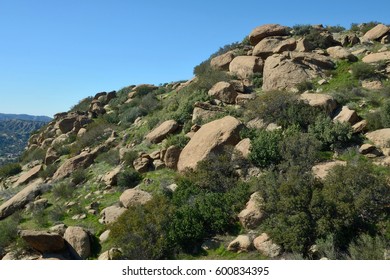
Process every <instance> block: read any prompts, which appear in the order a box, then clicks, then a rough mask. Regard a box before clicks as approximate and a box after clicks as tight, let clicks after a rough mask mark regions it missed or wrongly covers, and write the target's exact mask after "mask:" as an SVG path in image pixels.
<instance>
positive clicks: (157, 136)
mask: <svg viewBox="0 0 390 280" xmlns="http://www.w3.org/2000/svg"><path fill="white" fill-rule="evenodd" d="M178 127H179V124H178V123H177V122H176V121H174V120H168V121H165V122H163V123H162V124H160V125H159V126H158V127H156V128H154V129H153V130H152V131H151V132H150V133H148V135H146V136H145V139H146V140H148V141H150V142H151V143H160V142H161V141H162V140H164V139H165V138H166V137H167V136H168V135H169V134H171V133H173V132H175V131H176V130H177V128H178Z"/></svg>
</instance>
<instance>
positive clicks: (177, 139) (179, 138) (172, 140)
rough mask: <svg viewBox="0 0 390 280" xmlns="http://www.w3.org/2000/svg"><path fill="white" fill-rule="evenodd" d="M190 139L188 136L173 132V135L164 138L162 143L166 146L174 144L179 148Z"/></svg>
mask: <svg viewBox="0 0 390 280" xmlns="http://www.w3.org/2000/svg"><path fill="white" fill-rule="evenodd" d="M189 141H190V138H188V137H187V136H185V135H183V134H175V135H170V136H168V138H167V139H166V141H165V143H164V147H165V148H168V147H170V146H176V147H178V148H180V149H183V148H184V147H185V146H186V145H187V143H188V142H189Z"/></svg>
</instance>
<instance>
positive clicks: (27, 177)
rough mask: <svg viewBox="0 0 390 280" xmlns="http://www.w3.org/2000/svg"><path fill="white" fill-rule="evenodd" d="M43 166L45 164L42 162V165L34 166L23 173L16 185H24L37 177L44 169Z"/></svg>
mask: <svg viewBox="0 0 390 280" xmlns="http://www.w3.org/2000/svg"><path fill="white" fill-rule="evenodd" d="M42 168H43V166H42V165H41V164H40V165H37V166H35V167H33V168H32V169H30V170H29V171H27V172H25V173H23V174H22V175H21V176H20V177H19V179H18V180H17V181H16V183H15V185H17V186H19V185H23V184H26V183H28V182H30V181H31V180H33V179H35V178H36V177H37V176H38V173H39V172H40V171H41V170H42Z"/></svg>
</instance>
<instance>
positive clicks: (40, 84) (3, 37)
mask: <svg viewBox="0 0 390 280" xmlns="http://www.w3.org/2000/svg"><path fill="white" fill-rule="evenodd" d="M388 3H389V1H388V0H377V1H359V0H357V1H340V0H338V1H333V0H328V1H321V2H316V1H292V0H289V1H283V0H279V1H258V0H250V1H246V0H241V1H237V0H235V1H230V0H224V1H222V0H216V1H213V0H208V1H203V0H197V1H185V0H182V1H179V0H160V1H157V0H155V1H151V0H142V1H136V0H134V1H132V0H0V112H2V113H27V114H35V115H49V116H52V115H53V114H54V113H56V112H61V111H66V110H68V109H69V108H70V107H71V106H72V105H74V104H75V103H77V102H78V101H79V100H81V99H82V98H84V97H87V96H90V95H94V94H95V93H96V92H99V91H111V90H118V89H120V88H122V87H124V86H127V85H130V84H140V83H154V84H159V83H164V82H171V81H176V80H182V79H189V78H191V77H192V70H193V67H194V66H195V65H197V64H199V63H200V62H201V61H203V60H205V59H207V58H208V56H209V55H210V54H211V53H213V52H215V51H216V50H218V48H219V47H221V46H223V45H225V44H228V43H232V42H235V41H241V40H242V39H243V38H244V36H246V35H248V34H249V33H250V31H251V30H252V29H253V28H254V27H256V26H258V25H262V24H266V23H280V24H282V25H288V26H292V25H295V24H317V23H322V24H324V25H337V24H339V25H342V26H345V27H350V24H351V23H354V22H357V23H361V22H367V21H371V20H375V21H380V22H384V23H389V10H390V4H388Z"/></svg>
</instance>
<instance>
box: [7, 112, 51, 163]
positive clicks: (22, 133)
mask: <svg viewBox="0 0 390 280" xmlns="http://www.w3.org/2000/svg"><path fill="white" fill-rule="evenodd" d="M48 120H50V118H48V117H36V116H29V115H9V114H0V166H1V165H3V164H5V163H8V162H12V161H15V160H16V159H17V158H18V157H19V156H20V155H21V154H22V152H23V151H24V149H25V148H26V146H27V142H28V139H29V138H30V135H31V133H32V132H34V131H36V130H38V129H39V128H41V127H42V126H44V125H45V124H46V123H47V122H48Z"/></svg>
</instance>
